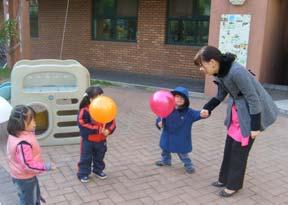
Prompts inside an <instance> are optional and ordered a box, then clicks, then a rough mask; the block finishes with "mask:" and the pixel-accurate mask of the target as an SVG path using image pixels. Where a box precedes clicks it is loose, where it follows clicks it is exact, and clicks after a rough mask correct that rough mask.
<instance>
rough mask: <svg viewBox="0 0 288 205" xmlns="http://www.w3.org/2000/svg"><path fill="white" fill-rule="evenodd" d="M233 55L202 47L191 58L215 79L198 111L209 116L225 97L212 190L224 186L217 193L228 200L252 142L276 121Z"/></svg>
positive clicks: (266, 99)
mask: <svg viewBox="0 0 288 205" xmlns="http://www.w3.org/2000/svg"><path fill="white" fill-rule="evenodd" d="M235 58H236V56H235V55H233V54H231V53H226V54H222V53H221V52H220V51H219V50H218V49H217V48H215V47H213V46H205V47H203V48H202V49H201V50H200V51H199V52H198V53H197V54H196V56H195V58H194V64H195V65H197V66H199V67H200V70H202V71H204V72H205V74H207V75H213V76H215V81H214V82H215V83H216V84H217V86H218V92H217V95H216V96H215V97H213V98H212V99H211V100H210V101H209V102H208V103H207V104H206V105H205V106H204V107H203V110H202V111H201V112H202V114H203V113H205V114H206V115H210V113H211V111H212V110H213V109H214V108H215V107H216V106H218V105H219V104H220V102H222V101H223V100H224V99H225V98H226V96H227V95H229V98H228V101H227V104H228V106H227V116H226V120H225V123H224V124H225V125H226V127H227V138H226V143H225V148H224V156H223V161H222V166H221V169H220V173H219V179H218V181H216V182H213V183H212V185H213V186H216V187H225V188H224V189H223V190H222V191H220V192H219V195H220V196H222V197H230V196H232V195H233V194H235V193H236V192H237V191H238V190H240V189H241V188H242V186H243V180H244V175H245V171H246V164H247V159H248V155H249V151H250V149H251V147H252V144H253V142H254V139H255V137H256V136H257V135H259V134H260V132H261V131H263V130H264V129H265V128H266V127H268V126H269V125H271V124H272V123H273V122H274V121H275V120H276V118H277V114H278V109H277V107H276V105H275V103H274V102H273V100H272V99H271V97H270V96H269V94H268V93H267V92H266V91H265V89H264V88H263V87H262V86H261V84H260V83H259V82H258V81H256V80H255V78H254V74H252V73H251V72H249V71H248V70H247V69H246V68H244V67H243V66H242V65H240V64H238V63H236V62H234V61H235Z"/></svg>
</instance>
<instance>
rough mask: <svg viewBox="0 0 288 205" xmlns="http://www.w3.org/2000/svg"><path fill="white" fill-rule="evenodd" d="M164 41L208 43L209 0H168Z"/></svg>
mask: <svg viewBox="0 0 288 205" xmlns="http://www.w3.org/2000/svg"><path fill="white" fill-rule="evenodd" d="M168 1H169V3H168V18H167V35H166V42H167V43H171V44H185V45H196V46H202V45H205V44H207V43H208V33H209V18H210V0H168Z"/></svg>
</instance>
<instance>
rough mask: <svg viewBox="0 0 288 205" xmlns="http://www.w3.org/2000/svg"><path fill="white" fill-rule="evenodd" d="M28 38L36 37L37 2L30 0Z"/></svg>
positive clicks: (36, 0) (37, 34) (37, 33)
mask: <svg viewBox="0 0 288 205" xmlns="http://www.w3.org/2000/svg"><path fill="white" fill-rule="evenodd" d="M29 13H30V36H31V37H38V36H39V32H38V0H30V6H29Z"/></svg>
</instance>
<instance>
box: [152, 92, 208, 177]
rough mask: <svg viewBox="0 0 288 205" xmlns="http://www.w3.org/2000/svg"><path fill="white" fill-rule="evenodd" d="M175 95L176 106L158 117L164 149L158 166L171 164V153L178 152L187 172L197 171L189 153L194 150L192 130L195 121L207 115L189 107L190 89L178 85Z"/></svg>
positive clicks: (162, 147) (157, 123)
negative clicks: (165, 114) (163, 115)
mask: <svg viewBox="0 0 288 205" xmlns="http://www.w3.org/2000/svg"><path fill="white" fill-rule="evenodd" d="M172 94H173V95H174V96H175V104H176V107H175V109H174V110H173V112H172V113H171V114H170V115H169V116H168V117H166V118H163V119H161V118H159V117H158V118H157V119H156V126H157V127H158V128H159V129H161V128H162V133H161V138H160V147H161V149H162V153H161V156H162V157H161V160H160V161H157V162H156V165H157V166H171V153H177V154H178V157H179V158H180V160H181V161H182V162H183V163H184V167H185V170H186V172H187V173H189V174H191V173H194V172H195V168H194V166H193V164H192V161H191V159H190V157H189V155H188V153H189V152H191V151H192V136H191V130H192V125H193V122H196V121H198V120H200V119H201V118H204V117H206V116H204V115H203V116H202V114H200V111H197V110H193V109H191V108H189V104H190V102H189V97H188V90H187V89H186V88H184V87H177V88H175V89H174V90H173V91H172Z"/></svg>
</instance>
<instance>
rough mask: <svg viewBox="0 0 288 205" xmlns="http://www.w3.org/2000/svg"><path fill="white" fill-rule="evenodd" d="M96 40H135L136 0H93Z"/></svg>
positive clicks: (93, 29) (94, 37) (93, 28)
mask: <svg viewBox="0 0 288 205" xmlns="http://www.w3.org/2000/svg"><path fill="white" fill-rule="evenodd" d="M92 22H93V25H92V31H93V33H92V35H93V39H96V40H115V41H132V42H133V41H136V31H137V0H93V20H92Z"/></svg>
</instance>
